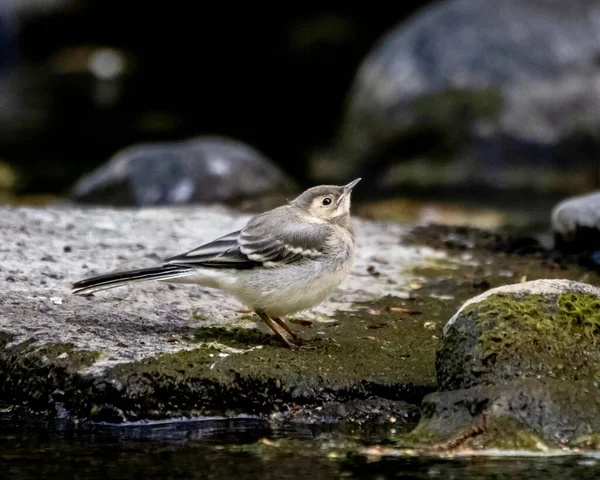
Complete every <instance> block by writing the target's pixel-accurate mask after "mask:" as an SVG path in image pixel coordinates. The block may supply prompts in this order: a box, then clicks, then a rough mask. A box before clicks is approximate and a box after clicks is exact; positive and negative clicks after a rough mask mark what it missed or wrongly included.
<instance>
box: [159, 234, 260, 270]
mask: <svg viewBox="0 0 600 480" xmlns="http://www.w3.org/2000/svg"><path fill="white" fill-rule="evenodd" d="M239 235H240V230H238V231H236V232H232V233H230V234H228V235H225V236H223V237H220V238H217V239H216V240H213V241H212V242H209V243H206V244H204V245H201V246H200V247H198V248H195V249H194V250H190V251H189V252H186V253H182V254H181V255H176V256H174V257H170V258H167V259H165V260H163V263H164V264H172V265H190V266H198V267H211V268H235V269H246V268H254V267H256V266H258V265H260V263H259V262H254V261H252V260H250V259H249V258H248V257H247V256H246V255H244V254H243V253H242V252H241V251H240V246H239V244H238V238H239Z"/></svg>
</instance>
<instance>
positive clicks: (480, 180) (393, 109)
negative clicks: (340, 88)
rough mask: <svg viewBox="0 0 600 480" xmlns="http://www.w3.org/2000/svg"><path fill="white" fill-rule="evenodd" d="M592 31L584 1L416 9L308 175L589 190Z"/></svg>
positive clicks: (593, 147) (596, 147) (592, 182)
mask: <svg viewBox="0 0 600 480" xmlns="http://www.w3.org/2000/svg"><path fill="white" fill-rule="evenodd" d="M599 19H600V2H595V1H594V2H590V1H587V0H574V1H571V2H553V1H550V0H539V1H535V2H523V1H521V0H506V1H502V2H497V1H494V0H483V1H477V2H473V1H471V0H448V1H443V2H435V3H433V4H431V5H429V6H427V7H426V8H424V9H422V10H421V11H420V12H419V13H417V14H416V15H415V16H414V17H413V18H412V19H410V20H409V21H407V22H406V23H403V24H401V25H399V26H397V27H396V28H394V29H393V30H392V31H391V32H389V33H388V34H387V35H385V36H384V37H383V38H382V39H381V40H380V41H379V43H378V44H377V45H376V46H375V47H374V49H373V50H372V51H371V53H370V54H369V55H368V56H367V58H366V59H365V60H364V62H363V63H362V65H361V66H360V68H359V70H358V73H357V75H356V78H355V80H354V83H353V86H352V88H351V91H350V94H349V98H348V107H347V111H346V114H345V118H344V122H343V125H342V128H341V131H340V134H339V140H338V142H337V144H336V145H335V146H334V147H333V148H332V149H331V151H329V152H325V153H323V154H320V155H316V156H315V159H314V162H313V172H314V175H315V176H317V178H319V179H320V180H322V179H324V178H327V179H329V180H331V181H334V180H335V179H336V178H338V176H339V177H342V178H349V177H351V176H352V175H355V174H357V172H361V173H365V176H367V175H366V174H369V175H368V177H373V176H374V175H373V173H372V172H374V171H375V172H378V171H381V172H384V173H382V174H381V175H380V176H379V177H378V178H381V181H380V184H381V185H386V186H389V185H399V184H410V185H417V186H424V187H431V186H435V185H443V186H448V185H452V186H464V185H481V184H483V185H489V186H492V187H496V188H497V187H510V188H519V187H524V188H534V189H544V190H564V191H574V192H583V191H586V190H589V188H590V187H593V186H596V182H597V178H598V167H597V156H598V152H599V151H600V141H599V137H598V135H597V134H596V132H597V131H598V127H599V126H600V68H599V67H598V61H597V59H598V55H599V53H600V40H599V38H598V36H597V35H596V32H597V23H598V21H599ZM390 163H394V166H393V167H392V168H384V167H385V166H386V165H389V164H390ZM319 175H320V176H319Z"/></svg>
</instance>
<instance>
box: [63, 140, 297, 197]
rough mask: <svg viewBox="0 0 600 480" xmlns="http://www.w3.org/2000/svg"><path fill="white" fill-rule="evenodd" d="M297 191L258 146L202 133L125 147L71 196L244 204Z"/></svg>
mask: <svg viewBox="0 0 600 480" xmlns="http://www.w3.org/2000/svg"><path fill="white" fill-rule="evenodd" d="M296 193H298V191H297V187H296V185H295V183H294V182H293V181H292V180H291V179H290V178H289V177H288V176H287V175H286V174H285V173H284V172H283V171H282V170H281V169H280V168H279V167H277V166H276V165H275V164H274V163H273V162H272V161H271V160H270V159H268V158H267V157H265V156H264V155H263V154H261V153H260V152H258V151H257V150H256V149H254V148H252V147H250V146H249V145H246V144H244V143H242V142H239V141H236V140H232V139H229V138H222V137H215V136H201V137H196V138H192V139H189V140H186V141H181V142H171V143H156V144H141V145H134V146H132V147H128V148H125V149H124V150H121V151H119V152H117V153H116V154H115V155H114V156H113V157H112V158H111V159H110V160H109V161H108V163H106V164H105V165H102V166H100V167H99V168H98V169H96V170H95V171H93V172H91V173H90V174H88V175H86V176H84V177H83V178H81V179H80V180H79V181H78V182H77V183H76V184H75V186H74V187H73V189H72V192H71V198H72V199H73V200H75V201H77V202H80V203H92V204H103V205H118V206H124V205H136V206H143V205H150V206H151V205H182V204H199V203H205V204H206V203H214V202H219V203H232V204H236V205H239V204H242V203H243V202H245V201H252V200H257V199H259V198H260V199H265V198H267V199H271V200H272V201H273V202H274V204H277V203H282V202H284V201H285V198H286V196H288V197H289V196H293V195H294V194H296ZM274 204H273V205H274ZM264 206H266V205H265V204H263V205H262V207H264ZM268 206H272V205H268Z"/></svg>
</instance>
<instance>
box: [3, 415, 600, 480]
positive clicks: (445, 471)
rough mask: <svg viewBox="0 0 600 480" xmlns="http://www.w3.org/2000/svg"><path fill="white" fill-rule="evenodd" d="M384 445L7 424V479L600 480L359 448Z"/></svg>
mask: <svg viewBox="0 0 600 480" xmlns="http://www.w3.org/2000/svg"><path fill="white" fill-rule="evenodd" d="M374 443H375V444H376V443H378V444H385V443H386V440H385V434H384V432H383V431H381V430H378V429H371V430H362V429H361V430H360V431H351V430H348V429H340V428H339V427H336V426H331V427H328V428H324V427H320V426H313V425H302V426H297V425H294V426H290V427H279V428H274V427H272V426H270V425H269V424H268V423H266V422H262V421H260V420H258V419H252V418H247V419H237V420H219V419H213V420H205V421H202V422H180V423H165V424H154V425H131V426H127V427H111V426H95V427H93V428H80V429H77V430H74V429H72V428H62V429H61V428H54V427H50V428H49V427H48V426H41V425H22V424H20V425H18V426H17V425H15V424H14V423H11V422H8V421H6V420H5V421H2V420H0V469H1V470H0V471H1V472H2V474H1V477H2V478H3V479H29V478H32V479H33V478H35V479H39V478H42V479H49V478H61V479H64V478H81V479H90V480H91V479H100V478H102V479H118V478H127V479H131V478H144V479H145V480H151V479H155V478H156V479H158V478H164V479H179V478H218V479H233V478H235V479H240V478H260V479H270V478H273V479H274V478H277V479H285V478H313V479H316V478H340V477H342V478H378V479H388V478H440V479H478V478H510V479H513V480H514V479H521V478H523V479H544V480H548V479H554V478H556V479H559V478H598V477H600V460H598V459H596V458H592V457H590V458H582V457H575V456H572V457H571V456H564V457H550V458H536V457H531V458H526V457H521V458H487V457H473V458H460V459H443V458H430V457H408V458H383V459H378V460H374V459H370V458H367V457H365V456H363V455H361V454H359V453H358V452H359V448H360V446H361V445H370V444H374Z"/></svg>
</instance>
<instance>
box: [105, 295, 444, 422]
mask: <svg viewBox="0 0 600 480" xmlns="http://www.w3.org/2000/svg"><path fill="white" fill-rule="evenodd" d="M442 303H443V302H442V301H433V302H431V301H427V300H426V299H424V300H400V299H397V298H391V297H386V298H383V299H381V300H380V301H378V302H370V303H369V304H368V305H367V304H359V305H356V306H355V307H354V308H355V311H353V312H339V313H338V314H337V315H336V317H335V319H334V320H333V321H331V319H329V321H326V322H319V321H314V322H303V323H300V324H298V323H293V322H289V324H290V326H291V327H292V328H293V329H294V330H295V331H296V332H297V333H298V334H299V335H300V336H301V337H302V338H303V339H304V343H305V346H306V347H308V348H305V349H300V350H290V349H288V348H284V347H282V345H281V344H280V343H279V342H278V341H277V339H276V338H275V337H274V336H273V335H271V334H270V333H263V332H265V331H267V329H266V328H264V329H263V332H261V331H257V330H256V329H244V328H240V329H236V330H233V331H230V330H226V329H223V328H201V329H198V330H197V331H196V332H195V335H194V336H193V337H192V338H191V339H189V340H190V341H191V342H195V343H196V344H197V348H194V349H189V350H182V351H179V352H177V353H169V354H163V355H159V356H156V357H153V358H148V359H145V360H143V361H140V362H133V363H130V364H122V365H118V366H116V367H114V368H113V369H111V370H110V371H108V372H107V373H106V378H107V382H108V383H110V384H111V385H112V384H118V385H123V386H124V389H123V390H122V391H112V393H111V394H110V395H111V396H110V398H106V399H105V402H104V403H106V404H112V405H115V406H116V407H117V408H118V409H119V410H120V411H123V412H125V415H126V416H134V415H142V416H146V417H148V416H150V417H158V416H163V415H169V414H172V415H181V414H202V415H210V414H223V413H256V414H260V413H272V412H273V411H287V410H290V409H294V408H296V407H297V406H311V405H315V406H316V405H321V404H325V403H327V402H331V401H335V402H345V401H347V400H351V399H368V398H372V397H383V398H389V399H393V400H403V401H407V402H411V403H418V402H419V401H420V400H421V398H422V397H423V396H424V395H425V394H427V393H429V392H431V391H432V390H433V388H434V386H435V383H436V378H435V351H436V348H437V342H438V338H439V336H440V333H441V327H442V324H443V323H442V322H443V320H444V317H445V314H446V312H445V309H443V308H441V307H442ZM396 307H398V309H396ZM411 309H419V310H421V309H422V312H421V315H411V314H409V313H406V311H410V310H411ZM427 321H430V322H432V324H433V325H434V327H433V329H432V327H431V326H427V327H425V325H424V324H425V323H426V322H427ZM97 412H98V413H99V415H100V414H102V409H98V410H97Z"/></svg>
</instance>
